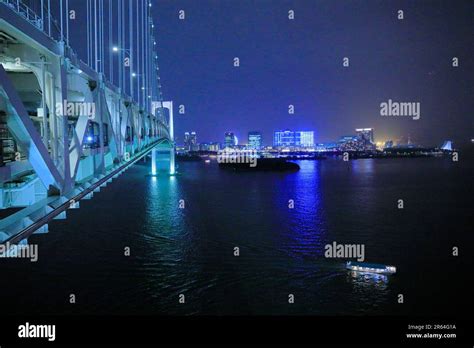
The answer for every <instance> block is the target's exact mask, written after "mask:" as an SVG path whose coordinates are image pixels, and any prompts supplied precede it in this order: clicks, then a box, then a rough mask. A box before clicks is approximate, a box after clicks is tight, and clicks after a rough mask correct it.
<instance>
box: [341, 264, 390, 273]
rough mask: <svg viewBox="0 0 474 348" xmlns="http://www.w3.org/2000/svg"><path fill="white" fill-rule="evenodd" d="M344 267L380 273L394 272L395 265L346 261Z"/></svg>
mask: <svg viewBox="0 0 474 348" xmlns="http://www.w3.org/2000/svg"><path fill="white" fill-rule="evenodd" d="M346 268H347V269H348V270H351V271H358V272H369V273H380V274H395V273H396V272H397V268H396V267H395V266H388V265H382V264H380V263H367V262H355V261H348V262H346Z"/></svg>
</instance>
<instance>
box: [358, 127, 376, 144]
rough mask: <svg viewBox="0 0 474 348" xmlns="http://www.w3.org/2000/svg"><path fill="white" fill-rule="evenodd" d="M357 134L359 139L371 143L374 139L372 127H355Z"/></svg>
mask: <svg viewBox="0 0 474 348" xmlns="http://www.w3.org/2000/svg"><path fill="white" fill-rule="evenodd" d="M355 131H356V133H357V136H358V137H359V138H360V139H361V140H365V141H369V142H371V143H372V144H373V143H374V142H375V141H374V129H373V128H357V129H356V130H355Z"/></svg>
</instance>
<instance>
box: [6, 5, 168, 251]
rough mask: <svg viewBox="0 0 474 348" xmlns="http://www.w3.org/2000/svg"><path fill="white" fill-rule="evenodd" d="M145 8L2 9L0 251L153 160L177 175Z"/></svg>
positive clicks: (156, 167) (153, 170)
mask: <svg viewBox="0 0 474 348" xmlns="http://www.w3.org/2000/svg"><path fill="white" fill-rule="evenodd" d="M152 10H153V7H152V3H151V2H150V0H80V1H78V0H76V1H74V0H31V1H27V0H0V218H1V220H0V243H4V244H5V243H9V244H11V245H17V244H24V243H27V238H28V237H29V236H30V235H31V234H33V233H46V232H47V231H48V222H49V221H51V220H52V219H64V218H66V212H67V210H68V209H75V208H78V207H79V203H80V200H82V199H90V198H92V196H93V194H94V192H97V191H99V190H100V188H101V187H104V186H105V185H107V184H108V183H110V182H111V181H112V180H113V179H114V178H116V177H117V176H119V175H120V174H121V173H123V171H125V170H126V169H127V168H128V167H130V166H131V165H133V164H134V163H136V162H137V161H139V160H140V159H142V158H144V157H145V156H148V155H150V154H151V158H152V160H151V174H152V175H156V174H159V173H160V172H163V173H166V174H168V175H174V174H175V163H174V140H173V139H174V136H173V103H172V102H171V101H164V100H163V97H162V92H161V83H160V78H159V67H158V55H157V51H156V46H157V43H156V39H155V34H154V32H155V30H156V28H155V23H154V20H153V15H152Z"/></svg>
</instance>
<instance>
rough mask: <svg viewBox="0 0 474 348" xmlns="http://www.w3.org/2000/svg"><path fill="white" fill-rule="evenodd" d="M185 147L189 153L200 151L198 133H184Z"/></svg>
mask: <svg viewBox="0 0 474 348" xmlns="http://www.w3.org/2000/svg"><path fill="white" fill-rule="evenodd" d="M184 147H185V148H186V150H188V151H196V150H199V149H198V148H197V135H196V132H191V133H189V132H186V133H184Z"/></svg>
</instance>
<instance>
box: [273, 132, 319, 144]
mask: <svg viewBox="0 0 474 348" xmlns="http://www.w3.org/2000/svg"><path fill="white" fill-rule="evenodd" d="M273 146H275V147H305V148H307V147H314V132H313V131H309V132H307V131H296V132H293V131H290V130H285V131H276V132H275V133H274V134H273Z"/></svg>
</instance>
